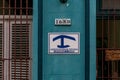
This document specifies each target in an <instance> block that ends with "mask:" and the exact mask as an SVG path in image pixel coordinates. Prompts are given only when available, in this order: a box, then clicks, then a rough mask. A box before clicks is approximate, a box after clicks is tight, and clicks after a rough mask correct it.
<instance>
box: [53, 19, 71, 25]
mask: <svg viewBox="0 0 120 80" xmlns="http://www.w3.org/2000/svg"><path fill="white" fill-rule="evenodd" d="M55 25H71V19H66V18H63V19H57V18H56V19H55Z"/></svg>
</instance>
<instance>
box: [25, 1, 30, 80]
mask: <svg viewBox="0 0 120 80" xmlns="http://www.w3.org/2000/svg"><path fill="white" fill-rule="evenodd" d="M27 36H28V38H27ZM27 42H28V43H27ZM28 46H30V45H29V25H28V0H26V52H25V53H26V56H25V57H26V59H25V61H26V78H27V79H29V77H30V73H29V76H27V75H28V71H29V70H27V68H28V67H27V64H28V65H29V59H28V56H27V55H29V54H30V53H29V51H28V50H29V49H28V48H29V47H28ZM29 67H30V66H29ZM28 69H29V68H28Z"/></svg>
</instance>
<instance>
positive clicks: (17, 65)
mask: <svg viewBox="0 0 120 80" xmlns="http://www.w3.org/2000/svg"><path fill="white" fill-rule="evenodd" d="M30 44H31V42H30V24H12V64H11V68H12V69H11V74H12V80H30V75H31V73H30V71H31V66H30V60H31V56H30V53H31V52H30V46H31V45H30Z"/></svg>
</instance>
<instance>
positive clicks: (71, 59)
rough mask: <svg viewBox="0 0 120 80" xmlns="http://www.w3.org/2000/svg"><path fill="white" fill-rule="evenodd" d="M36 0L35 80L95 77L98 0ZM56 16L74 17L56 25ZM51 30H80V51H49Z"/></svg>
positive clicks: (78, 79)
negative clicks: (66, 23) (61, 52)
mask: <svg viewBox="0 0 120 80" xmlns="http://www.w3.org/2000/svg"><path fill="white" fill-rule="evenodd" d="M86 1H88V2H89V3H88V4H89V5H86ZM33 3H34V7H33V67H32V68H33V74H32V76H33V77H32V80H95V79H96V1H95V0H68V2H67V4H61V3H60V2H59V0H33ZM86 6H87V7H88V8H86ZM86 9H88V10H89V11H88V12H89V13H88V15H87V13H86ZM55 18H70V19H71V21H72V25H71V26H55V25H54V20H55ZM87 19H88V22H86V20H87ZM86 24H88V25H86ZM87 26H88V28H86V27H87ZM86 29H87V30H86ZM87 31H88V32H87ZM49 32H79V33H80V54H74V55H73V54H71V55H69V54H65V55H64V54H61V55H56V54H52V55H51V54H48V33H49ZM86 33H87V37H88V38H87V37H86ZM87 39H88V40H87ZM85 41H87V42H88V45H85V44H86V42H85ZM86 48H88V49H86ZM86 50H88V51H89V52H88V53H86V52H87V51H86ZM87 55H88V56H87ZM86 61H87V63H86ZM87 72H88V74H86V73H87ZM86 77H87V78H86Z"/></svg>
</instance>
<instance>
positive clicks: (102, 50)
mask: <svg viewBox="0 0 120 80" xmlns="http://www.w3.org/2000/svg"><path fill="white" fill-rule="evenodd" d="M103 42H104V16H102V49H103V48H104V43H103ZM103 56H104V52H103V50H102V80H104V61H103V58H104V57H103Z"/></svg>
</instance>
